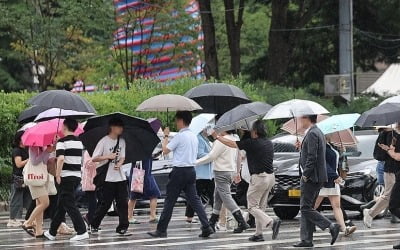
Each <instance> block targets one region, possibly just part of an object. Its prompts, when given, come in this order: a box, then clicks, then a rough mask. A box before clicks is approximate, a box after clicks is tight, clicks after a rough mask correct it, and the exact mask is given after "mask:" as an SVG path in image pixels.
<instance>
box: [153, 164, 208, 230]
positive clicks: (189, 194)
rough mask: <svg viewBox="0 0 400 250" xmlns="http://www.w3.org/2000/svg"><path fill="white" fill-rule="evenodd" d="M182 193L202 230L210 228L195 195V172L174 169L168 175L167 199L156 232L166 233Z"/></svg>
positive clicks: (192, 168) (189, 169)
mask: <svg viewBox="0 0 400 250" xmlns="http://www.w3.org/2000/svg"><path fill="white" fill-rule="evenodd" d="M182 191H184V192H185V195H186V199H187V201H188V202H189V204H190V206H192V207H193V209H194V211H195V212H196V214H197V216H198V217H199V220H200V222H201V225H202V226H203V228H208V227H209V226H210V224H209V223H208V220H207V214H206V212H205V210H204V207H203V204H202V203H201V200H200V197H199V196H198V195H197V191H196V172H195V170H194V167H179V168H178V167H174V168H173V170H172V171H171V173H170V174H169V181H168V184H167V197H166V198H165V200H164V208H163V211H162V214H161V217H160V221H159V222H158V225H157V231H159V232H162V233H163V232H166V231H167V228H168V224H169V222H170V220H171V216H172V212H173V210H174V206H175V203H176V200H177V199H178V197H179V195H180V193H181V192H182Z"/></svg>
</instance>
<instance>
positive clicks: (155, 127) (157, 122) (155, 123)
mask: <svg viewBox="0 0 400 250" xmlns="http://www.w3.org/2000/svg"><path fill="white" fill-rule="evenodd" d="M147 121H148V122H149V123H150V126H151V128H152V129H153V130H154V132H155V133H158V131H159V130H160V128H161V127H162V123H161V121H160V120H159V119H157V118H149V119H147Z"/></svg>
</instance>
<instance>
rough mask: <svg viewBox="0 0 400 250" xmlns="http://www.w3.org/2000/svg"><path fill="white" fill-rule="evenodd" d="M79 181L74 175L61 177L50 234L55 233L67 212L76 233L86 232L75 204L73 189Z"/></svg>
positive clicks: (54, 234)
mask: <svg viewBox="0 0 400 250" xmlns="http://www.w3.org/2000/svg"><path fill="white" fill-rule="evenodd" d="M80 182H81V178H78V177H75V176H69V177H62V178H61V184H60V186H59V189H58V201H57V209H56V211H55V214H54V217H53V219H52V221H51V224H50V230H49V231H50V234H51V235H53V236H56V235H57V229H58V227H59V226H60V224H61V223H62V222H63V221H64V220H65V214H66V213H67V214H68V215H69V217H70V218H71V220H72V224H73V225H74V229H75V231H76V233H77V234H78V235H80V234H83V233H85V232H86V226H85V222H84V221H83V218H82V216H81V213H80V212H79V209H78V207H77V206H76V198H75V190H76V188H77V187H78V185H79V184H80Z"/></svg>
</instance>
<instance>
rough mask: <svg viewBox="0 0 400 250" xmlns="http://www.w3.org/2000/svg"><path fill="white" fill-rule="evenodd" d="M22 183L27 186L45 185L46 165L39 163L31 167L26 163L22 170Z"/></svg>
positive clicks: (29, 162) (29, 163)
mask: <svg viewBox="0 0 400 250" xmlns="http://www.w3.org/2000/svg"><path fill="white" fill-rule="evenodd" d="M23 175H24V183H25V185H27V186H34V187H40V186H44V185H46V183H47V181H48V172H47V165H46V164H44V163H43V162H40V163H39V164H37V165H33V164H32V162H31V161H28V162H27V163H26V165H25V167H24V170H23Z"/></svg>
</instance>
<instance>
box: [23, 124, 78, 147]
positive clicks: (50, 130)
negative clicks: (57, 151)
mask: <svg viewBox="0 0 400 250" xmlns="http://www.w3.org/2000/svg"><path fill="white" fill-rule="evenodd" d="M63 122H64V120H63V119H53V120H49V121H44V122H39V123H38V124H36V125H35V126H33V127H31V128H28V129H27V130H26V131H25V133H24V135H23V136H22V138H21V139H22V143H23V144H24V145H25V146H29V147H32V146H36V147H45V146H49V145H52V144H54V139H55V137H56V135H57V136H58V137H60V138H61V137H63V136H64V135H63V134H62V131H61V130H62V123H63ZM81 133H83V127H82V126H81V125H79V126H78V128H77V129H76V131H75V135H76V136H78V135H80V134H81Z"/></svg>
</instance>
